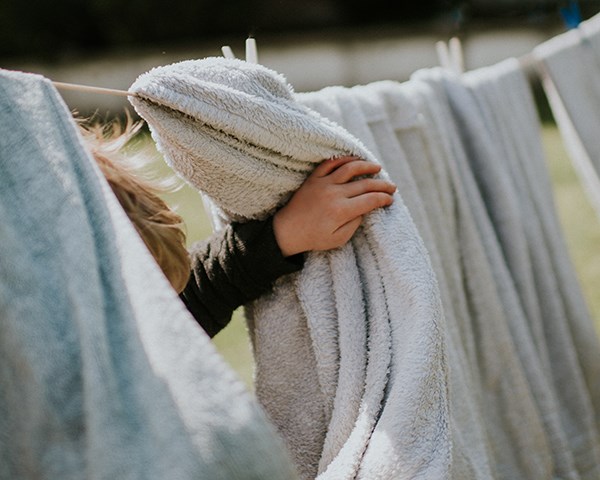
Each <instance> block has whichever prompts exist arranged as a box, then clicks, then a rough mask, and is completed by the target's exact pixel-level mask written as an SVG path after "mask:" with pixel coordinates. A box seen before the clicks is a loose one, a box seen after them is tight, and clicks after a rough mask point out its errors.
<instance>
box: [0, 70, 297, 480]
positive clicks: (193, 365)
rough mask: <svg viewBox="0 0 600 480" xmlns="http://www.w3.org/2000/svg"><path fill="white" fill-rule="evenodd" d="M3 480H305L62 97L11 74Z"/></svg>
mask: <svg viewBox="0 0 600 480" xmlns="http://www.w3.org/2000/svg"><path fill="white" fill-rule="evenodd" d="M0 124H1V127H0V128H1V130H2V136H1V137H0V237H1V239H2V240H1V241H0V317H1V318H2V321H1V322H0V384H1V385H2V388H1V389H0V432H1V433H0V478H2V479H7V480H8V479H11V480H14V479H21V478H23V479H25V478H27V479H29V478H44V479H61V480H64V479H70V478H73V479H75V478H94V479H117V478H118V479H121V478H178V479H192V478H194V479H195V478H215V479H217V478H221V479H264V478H285V479H288V478H294V477H295V474H294V470H293V467H292V466H291V462H290V461H289V457H288V455H287V453H286V451H285V449H284V448H283V445H282V442H281V440H280V439H279V438H278V437H277V436H276V433H275V430H274V428H273V427H272V426H271V425H270V424H269V423H268V422H267V420H266V418H265V416H264V414H263V413H262V411H261V409H260V408H259V407H258V405H257V404H256V402H255V401H254V400H253V399H252V397H251V396H250V395H249V393H248V392H247V391H245V389H244V387H243V384H242V383H241V382H240V381H239V380H238V379H237V378H236V377H235V375H234V374H233V373H232V371H231V370H230V369H229V368H228V367H227V366H226V364H225V363H224V362H223V360H222V359H221V358H220V357H219V356H218V354H217V352H216V351H215V349H214V347H213V346H212V345H211V343H210V341H209V339H208V337H207V336H206V335H205V334H204V333H203V332H202V330H201V329H200V328H199V327H198V325H197V324H196V322H195V321H194V320H193V319H192V318H191V317H190V316H189V314H188V313H187V311H186V310H185V307H184V306H183V304H182V303H181V302H180V301H179V299H178V297H177V295H176V293H175V292H174V291H173V290H172V289H171V287H170V285H169V283H168V281H167V279H166V278H165V277H164V276H163V274H162V272H161V271H160V269H159V268H158V266H157V265H156V263H155V262H154V260H153V258H152V256H151V255H150V253H149V252H148V250H147V249H146V248H145V246H144V244H143V242H142V240H141V239H140V238H139V236H138V235H137V233H136V232H135V230H134V228H133V226H132V224H131V223H130V222H129V220H128V218H127V217H126V215H125V212H124V211H123V210H122V209H121V207H120V205H119V204H118V201H117V199H116V197H115V196H114V195H113V194H112V191H111V190H110V187H109V186H108V183H107V182H106V181H105V180H104V178H103V177H102V176H101V173H100V171H99V169H98V168H97V166H96V165H95V163H94V161H93V159H92V158H91V156H90V155H89V154H88V152H87V151H86V149H85V147H84V145H83V141H82V139H81V137H80V136H79V134H78V131H77V127H76V125H75V123H74V121H73V119H72V117H71V115H70V113H69V111H68V109H67V107H66V106H65V104H64V103H63V101H62V99H61V98H60V96H59V95H58V93H57V92H56V90H55V89H54V87H53V86H52V85H51V83H50V82H49V81H48V80H46V79H44V78H42V77H39V76H36V75H29V74H23V73H18V72H8V71H4V70H2V71H0Z"/></svg>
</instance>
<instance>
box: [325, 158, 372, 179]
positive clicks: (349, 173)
mask: <svg viewBox="0 0 600 480" xmlns="http://www.w3.org/2000/svg"><path fill="white" fill-rule="evenodd" d="M379 171H381V165H378V164H377V163H373V162H367V161H366V160H354V161H351V162H345V163H344V164H343V165H340V166H339V167H338V168H336V169H335V171H333V172H331V174H330V175H331V178H332V180H333V181H334V182H335V183H346V182H349V181H350V180H352V179H353V178H354V177H359V176H361V175H375V174H376V173H379Z"/></svg>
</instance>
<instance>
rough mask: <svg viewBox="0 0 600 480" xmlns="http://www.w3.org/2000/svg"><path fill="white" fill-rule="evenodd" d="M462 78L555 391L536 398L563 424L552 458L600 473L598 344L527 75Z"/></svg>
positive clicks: (476, 155)
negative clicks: (489, 151)
mask: <svg viewBox="0 0 600 480" xmlns="http://www.w3.org/2000/svg"><path fill="white" fill-rule="evenodd" d="M456 83H457V82H452V81H448V82H447V83H446V86H447V88H446V90H447V92H448V95H449V96H450V98H451V102H452V103H453V105H454V110H455V111H456V113H457V115H460V116H461V118H463V119H464V124H465V125H467V123H468V122H467V121H466V116H467V115H468V114H470V113H471V112H465V109H464V108H462V109H461V107H460V106H459V101H458V100H459V99H460V98H462V97H464V96H466V94H467V92H465V91H464V88H460V87H458V86H457V85H456ZM464 84H465V86H466V87H467V88H468V90H469V91H470V93H471V94H472V97H473V99H474V100H475V102H473V103H474V104H476V107H475V108H477V109H478V110H479V112H480V113H479V115H480V116H481V117H482V118H483V119H484V121H483V122H481V123H479V124H476V123H475V122H472V123H471V124H470V125H468V127H467V128H465V129H464V134H465V135H468V136H469V138H470V139H471V140H470V145H471V146H472V147H471V149H472V153H471V155H470V156H469V159H470V164H471V168H472V170H473V172H474V174H475V176H476V179H477V182H478V186H479V189H480V190H481V192H482V195H483V196H484V198H485V199H486V208H487V211H488V213H489V215H490V218H491V219H492V222H493V225H494V228H495V231H496V234H497V237H498V239H499V242H500V246H501V248H502V252H503V256H504V258H505V260H506V265H507V267H508V269H509V270H510V273H511V277H512V278H513V280H514V283H515V286H516V289H517V292H518V293H519V296H520V300H521V304H522V305H523V308H524V310H525V312H526V318H527V325H528V327H529V329H530V331H531V335H532V337H533V339H534V343H535V346H536V350H535V353H536V354H537V356H538V357H539V359H540V365H541V366H542V367H543V376H544V377H545V378H546V379H547V380H549V381H550V384H551V386H552V390H553V391H552V394H553V395H552V396H554V397H555V400H553V401H552V402H549V398H548V396H549V394H550V393H551V391H550V390H545V392H546V394H545V395H544V397H546V398H545V400H544V401H542V399H543V398H544V397H541V399H540V400H539V402H540V404H541V405H542V406H544V405H545V406H547V407H549V408H547V410H546V411H545V412H544V417H545V418H546V419H547V420H550V419H551V418H553V417H556V413H557V412H558V417H559V419H560V423H558V425H559V426H560V427H561V430H560V431H558V430H556V426H557V422H556V421H555V420H554V419H553V420H552V421H551V422H547V427H548V430H549V431H550V432H552V434H551V437H552V438H553V441H554V455H555V458H556V459H557V460H560V461H559V462H558V465H557V471H559V472H560V474H561V476H563V477H564V478H570V477H568V476H567V472H569V470H571V469H569V468H567V467H568V465H569V464H570V463H571V462H572V463H573V467H574V468H573V469H572V471H576V472H577V473H578V475H579V476H580V477H579V478H583V479H593V478H598V477H599V476H600V435H599V434H600V428H599V427H600V423H599V422H598V419H599V418H600V417H599V415H600V344H599V342H598V336H597V333H596V331H595V329H594V324H593V321H592V319H591V316H590V314H589V312H588V309H587V306H586V303H585V300H584V298H583V295H582V292H581V289H580V287H579V284H578V281H577V278H576V275H575V271H574V268H573V265H572V263H571V261H570V258H569V255H568V250H567V247H566V244H565V241H564V239H563V236H562V232H561V229H560V226H559V222H558V218H557V215H556V212H555V209H554V199H553V196H552V188H551V183H550V178H549V174H548V171H547V167H546V164H545V162H544V156H543V150H542V144H541V138H540V131H539V120H538V118H537V115H536V112H535V104H534V102H533V98H532V95H531V91H530V87H529V84H528V82H527V80H526V77H525V75H524V74H523V72H522V71H521V70H520V67H519V63H518V61H517V60H516V59H508V60H506V61H504V62H501V63H499V64H497V65H495V66H493V67H488V68H485V69H479V70H475V71H473V72H469V73H468V74H467V75H465V78H464ZM460 103H461V104H462V105H464V104H465V102H464V100H463V101H462V102H460ZM460 110H462V112H460ZM482 125H483V126H484V128H483V129H482V128H481V126H482ZM467 130H468V131H467ZM482 130H484V131H487V132H490V133H491V134H490V135H489V138H490V139H491V140H492V141H494V143H495V145H494V149H495V151H496V152H497V153H496V155H495V157H493V158H489V160H487V161H486V158H485V155H484V153H483V152H482V151H481V149H478V147H477V145H476V143H477V142H476V141H475V140H474V139H476V138H482V137H483V133H482ZM469 132H470V133H469ZM515 338H517V337H516V336H515ZM519 338H522V337H521V334H519ZM529 358H530V357H529ZM537 380H538V381H539V378H538V379H537ZM534 381H535V379H534V378H531V379H530V382H531V383H532V384H533V382H534ZM543 392H544V390H541V391H540V392H539V393H538V396H539V395H540V393H543ZM553 403H556V405H557V406H558V411H557V412H556V410H555V407H553V406H552V404H553ZM550 423H551V424H552V425H551V424H550ZM565 441H566V445H565V444H564V442H565ZM568 456H571V457H572V459H569V458H568Z"/></svg>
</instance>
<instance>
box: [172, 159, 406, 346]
mask: <svg viewBox="0 0 600 480" xmlns="http://www.w3.org/2000/svg"><path fill="white" fill-rule="evenodd" d="M379 170H380V167H379V166H378V165H376V164H374V163H370V162H366V161H363V160H358V159H356V158H354V157H342V158H336V159H331V160H326V161H324V162H323V163H322V164H321V165H319V166H318V167H317V168H316V169H315V171H314V172H313V173H312V174H311V175H310V176H309V177H308V178H307V179H306V181H305V182H304V183H303V184H302V186H301V187H300V188H299V189H298V191H296V192H295V193H294V195H293V196H292V198H291V199H290V201H289V202H288V203H287V204H286V205H285V206H284V207H282V208H281V209H280V210H279V211H278V212H277V213H276V214H275V215H274V216H273V217H271V218H268V219H267V220H264V221H251V222H247V223H243V224H238V223H233V224H230V225H228V226H227V227H226V228H225V229H224V230H223V231H221V232H219V233H217V234H215V235H213V236H211V237H210V238H209V239H208V240H207V241H204V242H200V243H197V244H195V245H194V246H192V249H191V252H190V256H191V260H192V276H191V278H190V281H189V282H188V284H187V286H186V288H185V290H184V291H183V292H182V294H181V298H182V300H183V301H184V302H185V304H186V305H187V307H188V309H189V310H190V312H191V313H192V315H193V316H194V317H195V318H196V320H197V321H198V322H199V323H200V325H202V327H203V328H204V329H205V330H206V332H207V333H208V334H209V335H210V336H214V335H216V334H217V333H218V332H219V331H220V330H221V329H222V328H223V327H225V325H227V323H228V322H229V320H230V319H231V315H232V313H233V311H234V310H235V309H236V308H237V307H238V306H240V305H243V304H245V303H248V302H250V301H252V300H255V299H256V298H258V297H259V296H261V295H262V294H264V293H266V292H267V291H268V290H269V288H271V286H272V284H273V282H274V281H275V280H276V279H277V278H279V277H280V276H282V275H285V274H287V273H292V272H295V271H297V270H300V269H301V268H302V265H303V260H304V257H303V255H302V252H307V251H311V250H328V249H331V248H336V247H339V246H341V245H343V244H344V243H346V242H347V241H348V240H349V239H350V237H351V236H352V235H353V233H354V232H355V231H356V229H357V228H358V226H359V225H360V222H361V219H362V215H364V214H366V213H368V212H370V211H371V210H374V209H375V208H378V207H382V206H386V205H389V204H391V203H392V194H393V192H394V191H395V190H396V187H395V186H394V185H392V184H391V183H389V182H386V181H383V180H380V179H373V178H362V176H363V175H373V174H375V173H377V172H379ZM359 176H360V177H361V178H360V179H355V177H359Z"/></svg>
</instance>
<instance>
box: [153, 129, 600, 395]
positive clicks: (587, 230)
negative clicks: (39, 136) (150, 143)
mask: <svg viewBox="0 0 600 480" xmlns="http://www.w3.org/2000/svg"><path fill="white" fill-rule="evenodd" d="M543 141H544V147H545V151H546V156H547V159H548V164H549V168H550V172H551V176H552V180H553V183H554V187H555V200H556V205H557V210H558V214H559V218H560V221H561V223H562V225H563V229H564V232H565V237H566V240H567V245H568V248H569V251H570V254H571V257H572V259H573V261H574V264H575V267H576V271H577V274H578V277H579V281H580V283H581V285H582V288H583V292H584V295H585V297H586V300H587V302H588V305H589V307H590V310H591V312H592V315H593V317H594V319H595V322H596V327H597V328H598V330H599V331H600V221H599V220H598V218H597V217H596V215H595V214H594V211H593V210H592V208H591V206H590V204H589V202H588V201H587V199H586V197H585V195H584V193H583V190H582V188H581V185H580V183H579V181H578V179H577V177H576V175H575V173H574V171H573V168H572V167H571V163H570V161H569V160H568V158H567V156H566V153H565V151H564V149H563V146H562V143H561V139H560V136H559V133H558V131H557V129H556V128H555V127H554V126H553V125H545V126H544V128H543ZM165 168H166V167H165ZM165 171H166V170H165ZM166 199H167V201H168V202H169V203H170V204H171V205H175V206H176V207H177V208H178V211H179V213H180V214H181V215H182V217H183V218H184V220H185V222H186V225H187V232H188V241H189V242H190V243H191V242H193V241H196V240H199V239H202V238H205V237H207V236H208V235H210V232H211V228H210V222H209V220H208V218H207V216H206V214H205V211H204V208H203V205H202V201H201V199H200V196H199V195H198V193H197V192H195V191H194V190H193V189H192V188H191V187H189V186H183V187H182V188H181V189H180V190H179V191H177V192H175V193H173V194H169V195H168V196H167V198H166ZM214 342H215V344H216V346H217V348H218V349H219V350H220V351H221V353H222V354H223V356H224V358H225V359H226V361H227V362H229V364H230V365H231V366H232V367H233V369H234V370H236V371H237V372H238V374H239V375H240V376H241V378H242V379H243V380H244V381H245V382H246V383H247V385H248V386H249V387H251V386H252V371H253V359H252V353H251V349H250V343H249V339H248V334H247V330H246V327H245V323H244V319H243V312H242V309H239V310H238V311H236V313H235V315H234V318H233V320H232V322H231V324H230V325H229V326H228V327H227V328H225V329H224V330H223V331H222V332H221V333H219V334H218V335H217V336H216V337H215V339H214Z"/></svg>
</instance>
